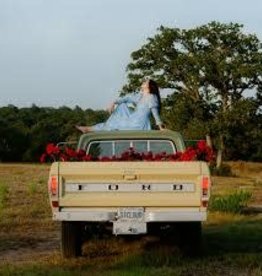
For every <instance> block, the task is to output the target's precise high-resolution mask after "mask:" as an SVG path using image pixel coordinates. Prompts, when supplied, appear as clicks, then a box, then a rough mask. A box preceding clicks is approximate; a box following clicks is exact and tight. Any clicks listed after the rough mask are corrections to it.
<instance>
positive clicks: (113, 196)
mask: <svg viewBox="0 0 262 276" xmlns="http://www.w3.org/2000/svg"><path fill="white" fill-rule="evenodd" d="M57 170H58V172H59V173H58V176H59V206H60V207H62V208H63V207H65V208H66V207H70V208H74V207H82V208H83V207H92V208H95V207H102V208H103V207H119V206H121V207H130V206H132V207H181V208H183V207H187V208H188V207H200V206H201V183H202V178H203V177H204V176H208V175H209V170H208V167H207V164H206V163H205V162H199V161H194V162H163V161H162V162H141V161H139V162H59V163H54V164H53V166H52V168H51V175H52V174H53V175H57Z"/></svg>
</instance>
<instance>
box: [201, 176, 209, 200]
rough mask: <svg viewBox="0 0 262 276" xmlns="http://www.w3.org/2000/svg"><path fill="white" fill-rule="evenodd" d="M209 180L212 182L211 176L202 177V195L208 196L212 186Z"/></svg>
mask: <svg viewBox="0 0 262 276" xmlns="http://www.w3.org/2000/svg"><path fill="white" fill-rule="evenodd" d="M209 182H210V180H209V177H207V176H204V177H203V178H202V196H208V190H209V186H210V183H209Z"/></svg>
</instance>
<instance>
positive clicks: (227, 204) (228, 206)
mask: <svg viewBox="0 0 262 276" xmlns="http://www.w3.org/2000/svg"><path fill="white" fill-rule="evenodd" d="M251 197H252V194H251V192H248V191H240V192H236V193H234V194H230V195H227V196H215V197H213V198H211V200H210V205H209V210H211V211H219V212H226V213H241V211H242V210H243V208H244V207H246V206H247V203H248V202H249V201H250V199H251Z"/></svg>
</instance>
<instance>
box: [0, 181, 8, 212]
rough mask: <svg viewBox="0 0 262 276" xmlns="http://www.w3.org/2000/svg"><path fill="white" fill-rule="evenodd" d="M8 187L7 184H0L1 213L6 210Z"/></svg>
mask: <svg viewBox="0 0 262 276" xmlns="http://www.w3.org/2000/svg"><path fill="white" fill-rule="evenodd" d="M7 194H8V186H7V185H6V184H3V183H0V212H1V211H2V209H3V208H4V205H5V201H6V199H7Z"/></svg>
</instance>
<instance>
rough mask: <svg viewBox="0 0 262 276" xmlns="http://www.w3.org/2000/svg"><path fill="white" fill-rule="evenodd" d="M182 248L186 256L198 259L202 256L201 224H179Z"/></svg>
mask: <svg viewBox="0 0 262 276" xmlns="http://www.w3.org/2000/svg"><path fill="white" fill-rule="evenodd" d="M178 229H179V237H180V242H179V244H180V247H181V250H182V252H183V253H184V254H185V255H186V256H189V257H190V256H191V257H196V256H200V255H201V254H202V224H201V222H199V221H197V222H181V223H179V224H178Z"/></svg>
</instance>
